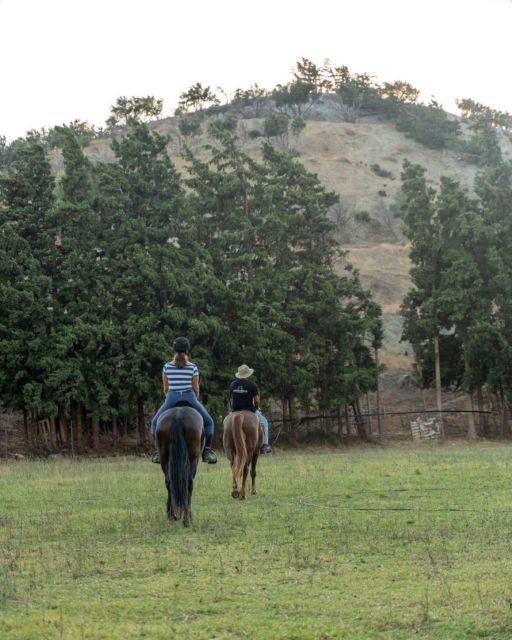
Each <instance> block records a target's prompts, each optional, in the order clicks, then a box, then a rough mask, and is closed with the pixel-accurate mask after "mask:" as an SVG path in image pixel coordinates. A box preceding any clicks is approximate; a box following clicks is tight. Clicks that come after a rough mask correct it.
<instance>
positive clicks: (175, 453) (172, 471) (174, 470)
mask: <svg viewBox="0 0 512 640" xmlns="http://www.w3.org/2000/svg"><path fill="white" fill-rule="evenodd" d="M190 472H191V469H190V460H189V457H188V447H187V443H186V441H185V420H184V419H183V418H182V417H178V416H177V417H176V419H175V422H174V424H173V425H172V431H171V445H170V448H169V462H168V467H167V477H168V478H169V480H170V485H171V498H172V506H173V510H174V512H175V514H176V515H177V516H179V515H181V514H182V512H183V509H184V508H185V507H187V506H188V504H189V500H190V495H189V494H190Z"/></svg>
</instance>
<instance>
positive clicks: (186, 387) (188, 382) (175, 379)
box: [163, 362, 199, 391]
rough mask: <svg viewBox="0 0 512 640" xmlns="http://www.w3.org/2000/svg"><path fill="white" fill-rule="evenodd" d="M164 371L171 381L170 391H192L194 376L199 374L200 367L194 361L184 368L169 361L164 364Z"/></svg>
mask: <svg viewBox="0 0 512 640" xmlns="http://www.w3.org/2000/svg"><path fill="white" fill-rule="evenodd" d="M163 372H164V375H165V376H167V380H168V381H169V390H170V391H190V390H191V389H192V378H193V377H194V376H198V375H199V369H198V368H197V367H196V365H195V364H194V363H193V362H189V363H188V364H187V365H185V366H184V367H183V368H182V369H179V368H178V367H176V366H175V365H173V364H172V362H168V363H167V364H165V365H164V368H163Z"/></svg>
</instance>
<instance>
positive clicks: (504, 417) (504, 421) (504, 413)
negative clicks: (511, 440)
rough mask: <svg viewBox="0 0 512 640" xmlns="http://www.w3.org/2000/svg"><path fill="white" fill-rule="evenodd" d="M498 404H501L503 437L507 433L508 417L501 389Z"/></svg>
mask: <svg viewBox="0 0 512 640" xmlns="http://www.w3.org/2000/svg"><path fill="white" fill-rule="evenodd" d="M500 405H501V435H502V436H503V437H504V436H505V434H507V433H508V419H507V401H506V399H505V394H504V393H503V390H501V391H500Z"/></svg>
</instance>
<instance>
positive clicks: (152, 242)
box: [97, 124, 202, 441]
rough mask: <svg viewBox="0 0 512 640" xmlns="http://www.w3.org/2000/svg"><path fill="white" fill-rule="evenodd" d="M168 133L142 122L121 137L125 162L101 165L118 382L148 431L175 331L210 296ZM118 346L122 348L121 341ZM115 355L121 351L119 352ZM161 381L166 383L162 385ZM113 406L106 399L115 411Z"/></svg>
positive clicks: (104, 259) (117, 150)
mask: <svg viewBox="0 0 512 640" xmlns="http://www.w3.org/2000/svg"><path fill="white" fill-rule="evenodd" d="M167 143H168V139H167V138H165V137H163V136H160V135H158V134H156V133H151V132H150V131H149V130H148V128H147V126H146V125H144V124H136V125H134V126H133V128H132V130H131V131H130V133H129V134H128V135H127V136H125V137H124V138H123V139H122V140H121V141H119V142H118V141H113V143H112V148H113V151H114V154H115V156H116V160H117V162H116V163H115V164H111V165H107V164H105V165H99V166H98V168H97V172H98V180H99V194H98V205H97V206H98V214H99V215H100V218H101V220H102V222H103V237H102V238H101V244H100V247H101V256H100V257H101V263H102V265H103V272H104V274H105V280H106V282H108V283H109V291H110V295H109V301H111V305H112V306H111V308H110V309H108V316H107V318H108V319H110V323H111V325H112V326H113V327H114V328H115V329H116V334H117V335H115V336H113V338H114V339H115V340H116V341H118V342H119V344H118V345H113V344H112V341H111V340H110V341H107V343H106V349H107V351H106V352H105V353H106V354H107V355H108V350H109V349H110V350H111V351H112V366H113V367H114V371H113V372H112V374H111V375H112V376H113V378H112V386H113V387H114V388H116V389H117V392H116V393H117V395H118V396H119V394H120V392H121V390H123V391H124V393H125V394H126V397H125V400H126V398H131V399H132V401H133V400H134V401H135V403H136V410H137V415H138V424H139V437H140V439H141V440H142V441H144V439H145V427H144V403H145V402H146V401H152V402H155V400H156V399H157V398H159V397H160V393H161V390H160V388H159V385H158V381H159V373H160V371H161V366H162V360H163V358H165V357H166V356H167V353H168V350H169V345H170V344H171V343H172V337H173V336H175V335H176V334H178V335H179V334H181V333H186V331H187V326H186V323H185V318H187V317H189V316H190V315H191V314H192V315H193V309H194V305H197V304H198V299H200V297H201V296H202V292H201V290H200V285H201V282H200V278H199V274H198V273H195V270H200V269H199V268H198V266H197V264H196V263H197V261H199V260H200V259H201V252H200V251H199V250H196V249H195V248H194V247H195V246H196V245H195V242H194V232H193V229H192V228H191V227H190V224H189V222H188V216H187V209H186V206H185V202H184V194H183V191H182V187H181V184H180V179H179V175H178V174H177V172H176V170H175V168H174V166H173V164H172V162H171V161H170V159H169V157H168V155H167V151H166V146H167ZM113 347H115V348H113ZM114 357H115V359H114ZM157 385H158V386H157ZM111 402H112V398H108V406H107V405H105V406H104V407H100V408H99V409H101V411H102V412H108V411H109V410H110V409H109V406H110V405H111Z"/></svg>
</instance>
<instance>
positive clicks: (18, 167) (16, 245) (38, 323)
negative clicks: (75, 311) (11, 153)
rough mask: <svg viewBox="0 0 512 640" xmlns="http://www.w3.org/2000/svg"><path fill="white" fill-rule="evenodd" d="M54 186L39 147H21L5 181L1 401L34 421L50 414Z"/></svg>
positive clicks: (1, 192) (0, 233) (0, 217)
mask: <svg viewBox="0 0 512 640" xmlns="http://www.w3.org/2000/svg"><path fill="white" fill-rule="evenodd" d="M53 191H54V180H53V178H52V176H51V170H50V165H49V163H48V160H47V158H46V154H45V150H44V148H43V146H42V145H41V144H39V143H38V142H37V141H26V142H25V143H24V144H19V145H18V148H17V151H16V157H15V158H14V159H13V160H12V162H10V163H9V165H8V167H7V171H6V173H5V175H3V176H1V177H0V202H1V204H2V206H1V207H0V275H1V277H0V305H1V307H2V321H1V323H0V344H1V349H0V358H1V367H0V368H1V374H0V395H2V399H3V402H4V403H5V404H6V405H7V406H9V407H12V408H15V409H18V410H20V411H23V413H24V416H25V418H26V420H25V424H26V435H27V437H29V435H30V434H29V428H28V420H29V416H30V420H31V421H34V420H35V419H36V416H37V413H38V412H39V411H51V408H52V398H51V397H49V396H48V394H47V393H46V387H45V381H44V377H43V365H42V357H43V356H44V351H45V345H46V344H47V342H48V340H49V339H50V336H51V333H52V326H53V311H54V306H53V296H54V287H53V281H52V277H53V273H52V263H53V260H52V255H51V253H52V250H51V248H52V247H53V244H54V241H55V229H54V227H53V225H52V221H51V218H50V217H49V215H48V212H49V210H50V209H51V207H52V206H53V203H54V195H53Z"/></svg>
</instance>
